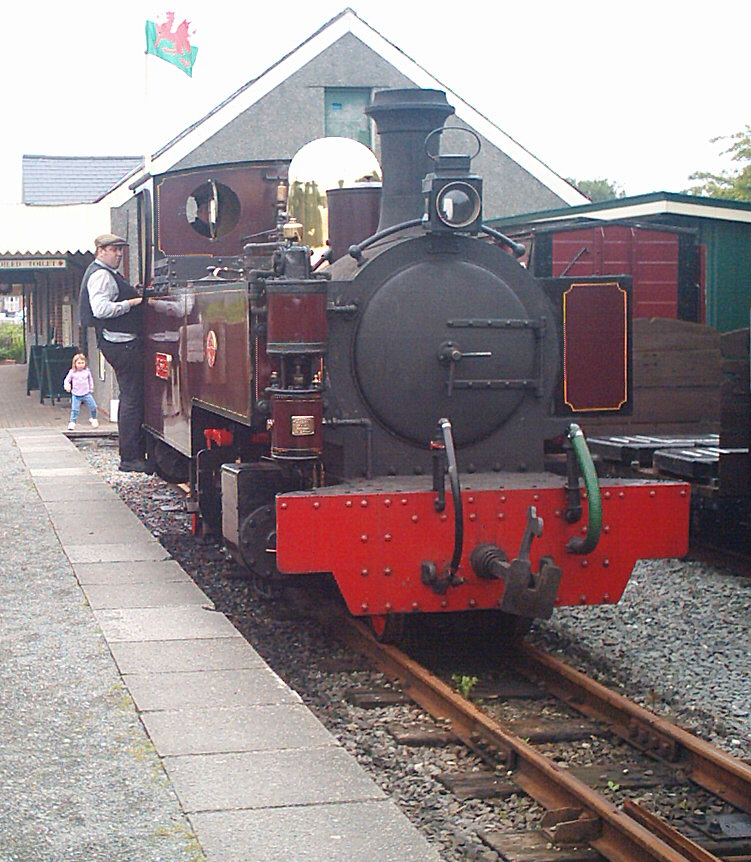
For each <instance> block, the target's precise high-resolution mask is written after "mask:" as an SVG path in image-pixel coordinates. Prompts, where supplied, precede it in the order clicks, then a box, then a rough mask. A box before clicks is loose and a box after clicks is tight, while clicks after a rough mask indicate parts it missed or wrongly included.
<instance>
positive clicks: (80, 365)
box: [63, 353, 99, 431]
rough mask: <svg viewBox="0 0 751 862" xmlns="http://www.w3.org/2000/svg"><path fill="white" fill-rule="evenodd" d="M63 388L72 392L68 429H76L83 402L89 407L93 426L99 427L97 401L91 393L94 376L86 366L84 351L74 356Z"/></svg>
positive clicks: (90, 420)
mask: <svg viewBox="0 0 751 862" xmlns="http://www.w3.org/2000/svg"><path fill="white" fill-rule="evenodd" d="M63 388H64V389H65V391H66V392H70V394H71V395H70V422H69V423H68V431H73V430H75V427H76V419H78V413H79V411H80V410H81V402H83V403H84V404H85V405H86V406H87V407H88V408H89V413H90V414H91V418H90V419H89V422H91V425H92V427H93V428H98V427H99V420H98V419H97V418H96V401H94V396H93V395H92V394H91V393H92V391H93V389H94V378H93V377H92V376H91V372H90V371H89V369H88V368H87V367H86V357H85V356H84V355H83V353H76V355H75V356H74V357H73V363H72V365H71V368H70V371H69V372H68V374H67V376H66V377H65V380H64V382H63Z"/></svg>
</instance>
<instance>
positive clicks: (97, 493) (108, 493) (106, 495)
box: [34, 474, 120, 503]
mask: <svg viewBox="0 0 751 862" xmlns="http://www.w3.org/2000/svg"><path fill="white" fill-rule="evenodd" d="M34 485H36V489H37V493H38V494H39V496H40V498H41V499H42V500H43V501H44V502H45V503H52V502H61V503H64V502H65V501H66V500H67V501H68V503H70V498H71V495H72V492H73V489H74V488H75V498H76V500H119V499H120V498H119V497H118V496H117V493H116V492H115V490H114V489H113V488H110V486H109V485H106V484H105V483H104V482H101V481H98V480H97V479H94V478H92V477H91V474H89V476H82V477H80V478H77V479H76V480H75V485H73V484H71V480H70V479H59V478H54V477H51V478H41V477H37V478H35V479H34Z"/></svg>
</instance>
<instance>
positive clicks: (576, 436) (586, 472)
mask: <svg viewBox="0 0 751 862" xmlns="http://www.w3.org/2000/svg"><path fill="white" fill-rule="evenodd" d="M568 436H569V440H571V445H572V446H573V448H574V452H575V453H576V458H577V460H578V462H579V469H580V470H581V472H582V475H583V476H584V486H585V487H586V489H587V518H588V520H587V535H586V536H584V538H582V537H581V536H572V537H571V538H570V539H569V540H568V542H567V543H566V550H567V551H569V552H570V553H572V554H589V553H591V552H592V551H594V549H595V548H596V547H597V543H598V542H599V541H600V529H601V527H602V501H601V499H600V484H599V482H598V481H597V471H596V470H595V465H594V462H593V461H592V456H591V455H590V454H589V448H588V447H587V441H586V440H585V439H584V432H583V431H582V429H581V428H580V427H579V426H578V425H577V424H576V423H575V422H572V423H571V425H570V426H569V429H568Z"/></svg>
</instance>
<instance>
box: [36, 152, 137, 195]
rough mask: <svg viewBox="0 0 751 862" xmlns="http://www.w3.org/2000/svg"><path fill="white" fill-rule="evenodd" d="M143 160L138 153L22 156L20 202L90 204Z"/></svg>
mask: <svg viewBox="0 0 751 862" xmlns="http://www.w3.org/2000/svg"><path fill="white" fill-rule="evenodd" d="M142 163H143V158H142V157H141V156H24V157H23V203H25V204H27V205H30V206H54V205H57V204H85V203H93V202H94V201H96V200H99V198H101V197H102V196H103V195H104V194H106V192H108V191H109V190H110V189H111V188H112V187H113V186H115V185H117V184H118V183H119V182H120V181H121V180H122V179H123V178H124V177H126V176H127V175H128V174H130V173H131V172H132V171H134V170H135V169H136V168H138V167H140V166H141V164H142Z"/></svg>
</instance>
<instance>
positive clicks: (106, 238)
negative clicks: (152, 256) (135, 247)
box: [94, 233, 128, 248]
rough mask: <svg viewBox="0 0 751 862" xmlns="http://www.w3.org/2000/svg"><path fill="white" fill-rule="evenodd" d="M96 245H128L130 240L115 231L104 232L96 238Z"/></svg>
mask: <svg viewBox="0 0 751 862" xmlns="http://www.w3.org/2000/svg"><path fill="white" fill-rule="evenodd" d="M94 245H95V246H96V247H97V248H104V246H105V245H128V240H127V239H123V238H122V237H121V236H118V235H117V234H114V233H103V234H100V235H99V236H98V237H97V238H96V239H95V240H94Z"/></svg>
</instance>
